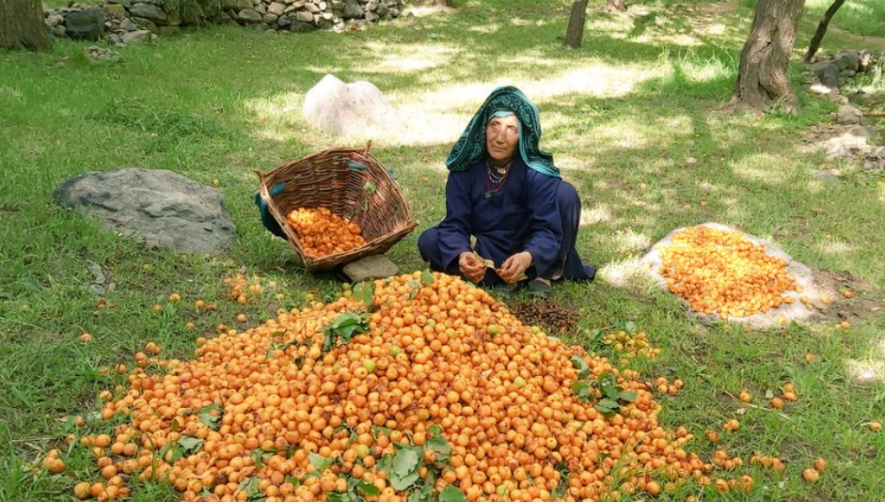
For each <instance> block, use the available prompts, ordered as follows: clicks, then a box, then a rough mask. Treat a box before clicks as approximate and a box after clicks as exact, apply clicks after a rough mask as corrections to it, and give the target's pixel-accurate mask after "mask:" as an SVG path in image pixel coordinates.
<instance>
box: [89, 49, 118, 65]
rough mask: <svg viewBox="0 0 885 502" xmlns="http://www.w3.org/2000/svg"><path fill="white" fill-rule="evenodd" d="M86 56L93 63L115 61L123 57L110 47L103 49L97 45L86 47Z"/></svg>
mask: <svg viewBox="0 0 885 502" xmlns="http://www.w3.org/2000/svg"><path fill="white" fill-rule="evenodd" d="M86 57H87V58H89V62H91V63H114V62H116V61H119V60H120V59H122V56H120V54H119V53H117V52H114V51H112V50H110V49H102V48H101V47H99V46H97V45H92V46H89V47H88V48H87V49H86Z"/></svg>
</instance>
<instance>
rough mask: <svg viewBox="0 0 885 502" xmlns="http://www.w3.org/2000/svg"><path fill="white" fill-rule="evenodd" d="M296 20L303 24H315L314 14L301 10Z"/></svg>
mask: <svg viewBox="0 0 885 502" xmlns="http://www.w3.org/2000/svg"><path fill="white" fill-rule="evenodd" d="M295 20H296V21H300V22H302V23H312V22H313V14H311V13H310V12H307V11H303V10H299V11H298V12H296V13H295Z"/></svg>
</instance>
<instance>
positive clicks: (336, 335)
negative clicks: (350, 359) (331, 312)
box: [320, 312, 369, 353]
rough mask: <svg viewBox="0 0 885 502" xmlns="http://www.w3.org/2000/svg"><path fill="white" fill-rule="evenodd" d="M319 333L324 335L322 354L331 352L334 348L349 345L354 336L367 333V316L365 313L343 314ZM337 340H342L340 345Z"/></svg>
mask: <svg viewBox="0 0 885 502" xmlns="http://www.w3.org/2000/svg"><path fill="white" fill-rule="evenodd" d="M320 331H321V332H322V333H325V334H326V339H325V340H324V341H323V352H324V353H325V352H328V351H330V350H332V347H334V346H337V345H346V344H348V343H350V340H351V339H353V336H354V335H356V334H359V333H367V332H368V331H369V320H368V316H367V315H366V314H365V313H361V314H354V313H352V312H343V313H341V314H339V315H338V317H336V318H335V320H334V321H332V322H331V323H330V324H329V325H328V326H326V327H324V328H322V329H320ZM339 339H341V340H342V341H341V343H340V344H339V343H338V341H339Z"/></svg>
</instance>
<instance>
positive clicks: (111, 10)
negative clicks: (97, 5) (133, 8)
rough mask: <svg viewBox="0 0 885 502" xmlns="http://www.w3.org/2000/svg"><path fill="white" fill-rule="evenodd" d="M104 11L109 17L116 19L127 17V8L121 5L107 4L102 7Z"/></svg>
mask: <svg viewBox="0 0 885 502" xmlns="http://www.w3.org/2000/svg"><path fill="white" fill-rule="evenodd" d="M101 8H102V9H104V12H105V14H107V15H109V16H115V17H120V18H122V17H125V16H126V8H125V7H123V6H122V5H120V4H113V3H106V4H104V5H102V7H101Z"/></svg>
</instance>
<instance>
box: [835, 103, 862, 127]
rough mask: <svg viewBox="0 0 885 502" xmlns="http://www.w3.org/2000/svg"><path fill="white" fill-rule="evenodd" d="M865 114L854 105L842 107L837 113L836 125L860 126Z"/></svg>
mask: <svg viewBox="0 0 885 502" xmlns="http://www.w3.org/2000/svg"><path fill="white" fill-rule="evenodd" d="M862 119H863V112H862V111H860V108H858V107H856V106H854V105H842V106H840V107H839V109H838V110H837V111H836V123H837V124H841V125H850V124H860V123H861V120H862Z"/></svg>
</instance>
